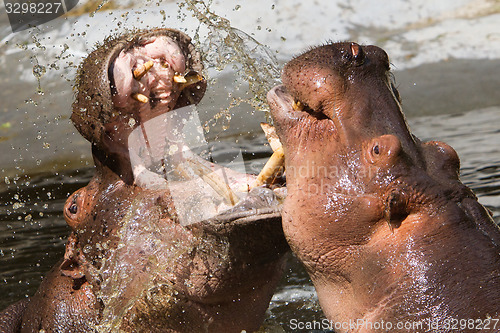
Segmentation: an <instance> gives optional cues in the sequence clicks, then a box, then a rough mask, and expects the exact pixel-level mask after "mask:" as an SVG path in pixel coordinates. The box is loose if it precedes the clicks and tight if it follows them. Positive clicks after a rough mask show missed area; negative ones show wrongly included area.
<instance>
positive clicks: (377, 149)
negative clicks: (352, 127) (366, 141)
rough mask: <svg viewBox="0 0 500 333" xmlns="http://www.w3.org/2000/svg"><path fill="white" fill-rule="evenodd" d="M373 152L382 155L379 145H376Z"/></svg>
mask: <svg viewBox="0 0 500 333" xmlns="http://www.w3.org/2000/svg"><path fill="white" fill-rule="evenodd" d="M373 152H374V153H375V154H377V155H378V154H380V148H379V147H378V145H375V147H373Z"/></svg>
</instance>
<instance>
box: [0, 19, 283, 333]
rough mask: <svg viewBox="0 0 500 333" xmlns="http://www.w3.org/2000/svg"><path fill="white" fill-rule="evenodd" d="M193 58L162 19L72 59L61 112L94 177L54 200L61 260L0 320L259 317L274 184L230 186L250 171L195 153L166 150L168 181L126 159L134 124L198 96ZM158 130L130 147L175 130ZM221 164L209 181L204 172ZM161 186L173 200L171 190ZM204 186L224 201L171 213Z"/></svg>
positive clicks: (207, 322) (269, 279) (140, 326)
mask: <svg viewBox="0 0 500 333" xmlns="http://www.w3.org/2000/svg"><path fill="white" fill-rule="evenodd" d="M202 69H203V66H202V64H201V60H200V54H199V53H198V52H197V51H196V50H195V48H194V47H193V45H192V44H191V40H190V38H189V37H188V36H186V35H185V34H183V33H181V32H179V31H176V30H169V29H159V30H154V31H151V32H135V33H130V34H128V35H125V36H120V37H118V38H114V39H109V40H107V41H106V42H105V43H104V44H103V45H102V46H100V47H98V48H97V49H96V50H95V51H93V52H92V53H91V54H90V55H89V56H88V57H87V58H86V59H85V60H84V62H83V64H82V65H81V67H80V69H79V73H78V78H77V85H76V88H77V94H76V101H75V102H74V104H73V114H72V117H71V119H72V121H73V123H74V125H75V126H76V128H77V129H78V130H79V131H80V133H81V134H82V135H83V136H84V137H85V138H86V139H88V140H89V141H90V142H91V143H92V153H93V157H94V161H95V166H96V169H95V170H96V172H95V176H94V177H93V179H92V180H91V181H90V183H89V184H88V185H87V186H86V187H84V188H82V189H80V190H78V191H76V192H75V193H73V194H72V195H71V196H70V197H69V199H68V200H67V202H66V205H65V207H64V216H65V218H66V221H67V223H68V225H69V226H70V227H71V229H72V233H71V236H70V237H69V240H68V243H67V246H66V253H65V255H64V258H63V260H61V262H59V263H58V264H57V265H56V266H55V267H54V268H53V269H52V270H51V272H49V273H48V275H47V276H46V278H45V280H44V281H43V282H42V284H41V286H40V288H39V290H38V291H37V293H36V294H35V295H34V296H33V297H32V298H31V299H30V301H29V303H28V304H27V305H26V302H23V303H17V304H16V305H15V306H11V307H10V308H8V309H7V310H6V312H4V313H3V314H1V315H0V331H2V332H3V331H7V332H18V331H20V332H42V331H43V332H93V331H98V332H108V331H113V332H115V331H124V332H241V331H242V330H247V331H254V330H257V329H258V328H259V327H260V325H261V323H262V321H263V318H264V314H265V311H266V309H267V307H268V303H269V301H270V299H271V296H272V294H273V291H274V289H275V287H276V285H277V283H278V281H279V279H280V277H281V275H282V272H283V269H284V261H285V259H284V254H285V253H286V252H287V251H288V245H287V243H286V240H285V237H284V235H283V231H282V228H281V216H280V206H281V205H280V200H278V199H277V198H276V196H275V194H274V192H273V191H272V190H270V189H267V188H262V187H261V188H256V189H254V190H252V191H250V193H245V196H242V195H241V193H237V188H241V185H242V184H247V183H248V182H249V181H252V180H253V179H254V178H255V177H254V176H250V175H246V174H237V173H236V172H234V171H231V170H229V169H224V168H222V167H218V168H215V166H214V165H212V164H211V163H208V162H205V161H203V160H201V158H198V157H197V156H195V154H191V155H189V156H190V157H189V159H188V158H185V157H184V155H182V154H181V156H179V154H178V155H176V157H175V158H174V159H173V160H174V162H175V163H173V162H172V165H170V167H172V168H171V170H170V169H169V170H168V172H170V173H172V174H174V173H175V172H177V174H176V175H174V176H175V177H176V178H175V177H174V178H173V179H174V180H172V181H170V182H168V183H166V182H165V179H164V178H162V177H161V176H159V175H158V174H156V173H154V172H152V171H150V170H146V169H147V167H148V163H146V162H145V165H146V166H144V165H141V164H136V165H135V166H134V165H133V163H132V161H131V159H132V158H138V155H137V156H135V155H134V156H135V157H134V156H132V155H133V153H132V151H133V150H131V147H130V145H131V144H135V143H136V141H137V140H136V141H134V142H132V141H130V137H132V136H131V135H132V132H133V131H134V130H137V129H139V130H141V129H144V128H145V127H146V126H147V124H148V121H152V123H153V124H154V123H158V122H162V121H164V120H165V119H164V118H161V119H163V120H160V121H158V120H156V119H159V118H156V117H157V116H160V115H162V114H166V113H167V112H173V111H171V110H178V109H179V108H182V107H185V106H188V105H193V104H197V103H198V102H199V101H200V99H201V98H202V96H203V94H204V91H205V87H206V82H205V80H204V79H203V78H202V76H201V75H200V72H201V70H202ZM193 77H194V79H193ZM181 112H182V110H181ZM150 123H151V122H150ZM166 126H167V128H168V126H169V124H166ZM168 129H169V131H168V133H166V134H165V133H154V132H153V133H151V132H150V133H149V141H148V139H147V137H146V136H144V137H143V138H142V139H145V140H146V141H147V142H146V146H144V147H142V148H144V150H148V149H152V148H151V147H150V144H149V143H152V142H153V141H155V140H157V141H158V140H159V141H161V140H163V137H162V135H163V134H165V136H168V135H170V134H171V133H172V132H174V131H176V130H177V129H175V128H168ZM178 144H179V146H182V145H183V143H182V142H181V143H178ZM182 147H183V148H185V147H184V146H182ZM167 148H168V147H167ZM139 150H140V149H139ZM139 150H137V151H139ZM136 153H137V154H139V153H138V152H136ZM134 154H135V153H134ZM150 157H151V156H150ZM146 160H147V159H145V160H143V162H144V161H146ZM153 162H154V161H152V160H151V158H150V160H149V164H151V165H152V164H154V163H153ZM162 162H164V161H163V159H162ZM188 162H189V163H188ZM182 165H184V167H185V166H186V165H187V166H193V165H194V166H195V167H193V168H192V170H195V174H196V175H198V176H199V177H189V174H187V173H186V172H187V171H186V168H184V169H181V170H180V171H183V172H184V173H183V172H180V171H179V170H178V169H175V168H174V167H176V166H182ZM137 166H139V167H141V166H142V171H141V170H140V168H139V171H137V170H138V169H137V168H135V167H137ZM163 167H164V169H165V168H166V166H165V165H163ZM214 169H217V170H218V171H217V172H212V173H210V170H214ZM192 170H191V171H192ZM196 170H197V171H196ZM200 170H202V171H200ZM203 170H205V171H203ZM206 170H209V172H206ZM188 171H189V170H188ZM163 172H167V171H166V170H163ZM144 175H145V176H144ZM223 176H224V177H225V183H224V184H222V185H221V184H220V182H219V183H217V181H218V179H219V180H220V178H221V177H223ZM183 177H187V178H189V179H187V180H189V181H190V183H189V185H186V184H187V183H186V182H185V181H187V180H186V179H183ZM218 177H219V178H218ZM170 179H172V178H170ZM151 180H152V181H151ZM207 183H208V185H207ZM217 186H219V188H217ZM224 186H226V188H224ZM214 189H215V190H214ZM174 191H175V193H177V194H176V195H177V196H179V195H181V196H184V197H183V198H184V200H179V198H177V201H176V202H174V200H173V197H172V193H173V192H174ZM210 191H212V192H217V191H219V192H220V191H222V192H224V191H226V192H225V193H226V198H229V200H230V201H232V202H230V203H227V202H223V203H219V202H216V204H217V206H216V208H217V209H218V208H219V207H220V206H222V205H226V208H227V207H229V208H227V209H224V210H221V213H218V214H216V215H213V216H211V217H209V218H205V219H200V220H198V221H194V223H189V224H182V223H181V218H180V216H179V214H178V211H177V206H176V204H178V203H179V202H184V201H185V202H189V203H190V204H193V203H192V198H193V196H196V198H198V197H199V194H200V193H199V192H203V194H204V193H205V192H206V193H208V194H207V197H208V200H211V204H212V206H214V205H213V204H214V202H215V201H216V200H215V199H214V198H216V197H217V195H216V194H213V193H212V194H210V193H211V192H210ZM179 193H180V194H179ZM227 193H230V194H231V195H232V196H231V195H229V196H228V195H227ZM181 199H182V198H181ZM222 201H224V200H222ZM236 201H238V203H236ZM197 205H203V203H197ZM2 329H3V330H2Z"/></svg>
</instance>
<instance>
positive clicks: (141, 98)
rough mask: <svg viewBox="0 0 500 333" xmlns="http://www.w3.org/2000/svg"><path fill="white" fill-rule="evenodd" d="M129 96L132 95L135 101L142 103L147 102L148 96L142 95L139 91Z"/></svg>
mask: <svg viewBox="0 0 500 333" xmlns="http://www.w3.org/2000/svg"><path fill="white" fill-rule="evenodd" d="M130 97H132V98H133V99H135V100H136V101H138V102H141V103H144V104H145V103H147V102H149V98H148V97H147V96H146V95H143V94H140V93H134V94H132V95H131V96H130Z"/></svg>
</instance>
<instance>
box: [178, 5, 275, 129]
mask: <svg viewBox="0 0 500 333" xmlns="http://www.w3.org/2000/svg"><path fill="white" fill-rule="evenodd" d="M210 4H211V2H208V5H207V4H206V3H205V2H204V1H203V0H187V1H186V2H183V3H181V4H180V5H179V6H180V8H181V9H182V8H183V7H184V6H185V7H186V8H187V10H189V11H190V12H192V13H193V15H194V16H195V17H196V19H198V21H199V22H200V24H202V25H205V26H206V27H207V28H208V30H209V33H208V35H207V38H206V40H205V41H204V42H202V43H201V51H202V54H203V58H204V63H205V65H206V67H207V68H209V69H210V68H213V69H215V70H217V71H219V72H221V71H223V70H225V69H226V68H227V67H230V68H231V69H232V70H234V71H235V76H236V82H234V83H235V85H236V86H237V87H236V89H239V88H240V87H241V86H243V85H248V94H247V96H248V97H245V98H242V97H232V99H231V101H230V103H229V105H228V106H226V107H225V108H222V109H221V110H220V112H219V113H217V114H216V115H215V116H214V118H213V119H214V120H215V121H217V120H218V119H220V118H225V119H226V120H227V121H230V110H231V109H232V108H234V107H237V106H239V105H240V104H242V103H248V104H249V105H250V106H251V107H252V108H253V109H254V110H260V111H266V112H269V106H268V105H267V101H266V95H267V92H268V91H269V90H270V89H271V88H272V87H274V86H275V85H277V84H279V83H280V73H281V69H280V66H279V65H278V61H277V59H276V57H275V55H274V54H273V51H272V50H271V49H270V48H268V47H267V46H265V45H263V44H261V43H260V42H258V41H257V40H255V39H254V38H252V37H251V36H249V35H248V34H246V33H245V32H243V31H241V30H239V29H237V28H234V27H233V26H231V22H230V21H229V20H227V19H225V18H223V17H221V16H218V15H217V14H216V13H214V12H213V11H211V10H210ZM235 10H237V9H236V8H235ZM196 39H198V40H199V36H195V40H196Z"/></svg>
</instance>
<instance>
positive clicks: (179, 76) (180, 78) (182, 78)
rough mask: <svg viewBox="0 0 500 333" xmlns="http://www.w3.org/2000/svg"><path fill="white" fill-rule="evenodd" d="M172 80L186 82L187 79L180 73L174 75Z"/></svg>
mask: <svg viewBox="0 0 500 333" xmlns="http://www.w3.org/2000/svg"><path fill="white" fill-rule="evenodd" d="M174 82H177V83H186V82H187V80H186V78H185V77H184V76H182V75H174Z"/></svg>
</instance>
